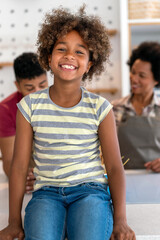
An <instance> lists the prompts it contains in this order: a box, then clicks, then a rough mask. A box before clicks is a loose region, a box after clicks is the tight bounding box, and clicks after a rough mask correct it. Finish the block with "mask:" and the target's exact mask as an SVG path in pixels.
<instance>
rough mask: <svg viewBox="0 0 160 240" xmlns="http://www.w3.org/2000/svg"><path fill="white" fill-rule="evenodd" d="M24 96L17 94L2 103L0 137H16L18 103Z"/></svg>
mask: <svg viewBox="0 0 160 240" xmlns="http://www.w3.org/2000/svg"><path fill="white" fill-rule="evenodd" d="M22 97H23V96H22V94H21V93H19V92H15V93H13V94H11V95H10V96H8V97H7V98H5V99H4V100H3V101H2V102H0V137H10V136H15V135H16V113H17V103H18V102H19V101H20V100H21V99H22Z"/></svg>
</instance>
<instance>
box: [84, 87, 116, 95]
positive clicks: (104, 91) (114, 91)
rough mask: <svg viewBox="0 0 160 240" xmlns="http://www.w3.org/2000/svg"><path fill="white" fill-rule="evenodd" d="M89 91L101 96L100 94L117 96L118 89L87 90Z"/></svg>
mask: <svg viewBox="0 0 160 240" xmlns="http://www.w3.org/2000/svg"><path fill="white" fill-rule="evenodd" d="M87 90H88V91H89V92H93V93H97V94H99V93H111V94H115V93H116V92H117V91H118V89H117V88H95V89H93V88H87Z"/></svg>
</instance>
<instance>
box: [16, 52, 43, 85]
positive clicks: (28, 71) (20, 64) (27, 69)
mask: <svg viewBox="0 0 160 240" xmlns="http://www.w3.org/2000/svg"><path fill="white" fill-rule="evenodd" d="M13 68H14V73H15V77H16V81H17V82H20V81H21V80H22V79H26V78H27V79H33V78H35V77H38V76H40V75H42V74H45V73H46V71H44V70H43V69H42V67H41V65H40V64H39V61H38V56H37V54H36V53H32V52H26V53H23V54H21V55H20V56H18V57H17V58H16V59H15V60H14V63H13Z"/></svg>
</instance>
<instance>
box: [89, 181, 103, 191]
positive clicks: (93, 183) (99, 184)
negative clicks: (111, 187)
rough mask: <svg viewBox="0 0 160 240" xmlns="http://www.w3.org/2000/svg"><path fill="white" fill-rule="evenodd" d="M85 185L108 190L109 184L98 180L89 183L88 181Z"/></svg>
mask: <svg viewBox="0 0 160 240" xmlns="http://www.w3.org/2000/svg"><path fill="white" fill-rule="evenodd" d="M85 185H86V186H87V187H88V188H91V189H95V190H105V191H107V184H102V183H97V182H89V183H86V184H85Z"/></svg>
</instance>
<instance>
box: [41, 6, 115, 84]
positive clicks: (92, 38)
mask: <svg viewBox="0 0 160 240" xmlns="http://www.w3.org/2000/svg"><path fill="white" fill-rule="evenodd" d="M84 8H85V6H83V7H82V8H80V10H79V12H78V13H77V14H72V13H70V12H69V10H68V9H63V8H59V9H57V10H54V9H53V10H52V11H51V13H48V14H46V18H45V21H44V23H43V24H42V27H41V30H40V31H39V34H38V40H37V46H38V55H39V61H40V64H41V65H42V67H43V68H44V69H46V70H50V68H49V62H48V57H49V55H50V54H51V53H52V50H53V48H54V45H55V43H56V41H57V39H59V38H60V37H62V36H64V35H66V34H67V33H69V32H70V31H72V30H75V31H77V32H78V33H79V34H80V36H81V37H82V39H83V41H84V42H85V43H86V44H87V46H88V48H89V53H90V61H92V66H91V68H90V70H89V72H88V73H87V74H85V75H84V76H83V80H85V79H86V78H87V77H88V79H91V78H92V76H93V74H95V75H99V74H100V73H101V72H102V71H104V62H106V61H107V60H108V58H109V54H110V50H111V48H110V43H109V38H108V32H107V29H106V27H105V25H104V24H102V22H101V21H100V19H99V18H98V17H96V16H87V15H86V14H85V12H84Z"/></svg>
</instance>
